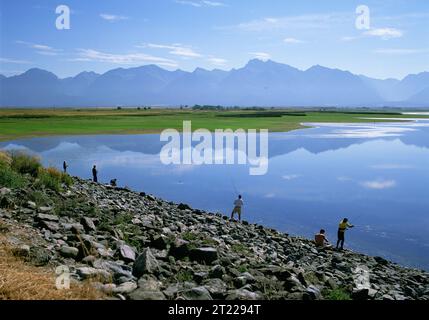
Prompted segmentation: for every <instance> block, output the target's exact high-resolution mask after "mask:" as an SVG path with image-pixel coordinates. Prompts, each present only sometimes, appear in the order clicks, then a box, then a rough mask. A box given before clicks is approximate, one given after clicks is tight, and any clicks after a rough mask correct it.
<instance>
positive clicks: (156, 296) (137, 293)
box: [129, 289, 165, 301]
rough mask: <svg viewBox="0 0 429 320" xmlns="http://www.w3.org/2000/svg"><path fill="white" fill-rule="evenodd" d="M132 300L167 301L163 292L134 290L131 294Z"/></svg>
mask: <svg viewBox="0 0 429 320" xmlns="http://www.w3.org/2000/svg"><path fill="white" fill-rule="evenodd" d="M129 297H130V299H131V300H148V301H150V300H165V296H164V294H163V293H162V292H161V291H143V290H141V289H137V290H134V291H133V292H131V293H130V294H129Z"/></svg>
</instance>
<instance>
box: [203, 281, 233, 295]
mask: <svg viewBox="0 0 429 320" xmlns="http://www.w3.org/2000/svg"><path fill="white" fill-rule="evenodd" d="M204 287H205V288H206V289H207V290H208V291H209V293H210V295H211V296H212V297H214V298H215V299H223V298H224V295H225V294H226V291H227V288H228V286H227V285H226V284H225V282H223V281H222V280H221V279H217V278H215V279H208V280H206V281H204Z"/></svg>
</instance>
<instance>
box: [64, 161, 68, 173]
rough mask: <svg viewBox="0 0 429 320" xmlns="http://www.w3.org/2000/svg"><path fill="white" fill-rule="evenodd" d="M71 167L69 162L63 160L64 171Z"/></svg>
mask: <svg viewBox="0 0 429 320" xmlns="http://www.w3.org/2000/svg"><path fill="white" fill-rule="evenodd" d="M68 167H69V165H68V164H67V162H65V161H64V162H63V170H64V173H67V168H68Z"/></svg>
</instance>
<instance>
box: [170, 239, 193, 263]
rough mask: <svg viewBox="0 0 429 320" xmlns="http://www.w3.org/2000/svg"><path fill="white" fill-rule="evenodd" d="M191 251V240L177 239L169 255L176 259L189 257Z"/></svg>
mask: <svg viewBox="0 0 429 320" xmlns="http://www.w3.org/2000/svg"><path fill="white" fill-rule="evenodd" d="M189 253H190V250H189V242H188V241H186V240H183V239H176V240H175V241H174V243H173V244H172V245H171V247H170V251H169V255H171V256H173V257H174V258H176V259H183V258H185V257H188V256H189Z"/></svg>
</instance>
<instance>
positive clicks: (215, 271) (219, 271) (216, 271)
mask: <svg viewBox="0 0 429 320" xmlns="http://www.w3.org/2000/svg"><path fill="white" fill-rule="evenodd" d="M224 274H225V268H224V267H222V266H220V265H215V266H214V267H213V268H211V270H210V273H209V276H210V278H219V279H222V276H223V275H224Z"/></svg>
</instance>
